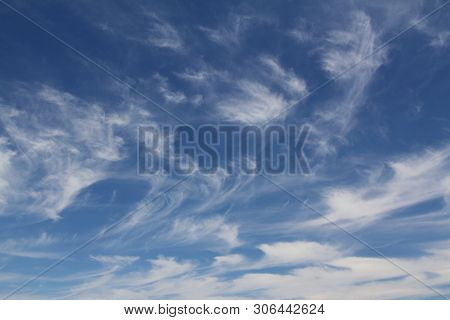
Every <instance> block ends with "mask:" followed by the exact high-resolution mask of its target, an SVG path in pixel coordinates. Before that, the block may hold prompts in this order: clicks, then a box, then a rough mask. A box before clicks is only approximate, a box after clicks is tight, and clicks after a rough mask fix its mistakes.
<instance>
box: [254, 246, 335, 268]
mask: <svg viewBox="0 0 450 320" xmlns="http://www.w3.org/2000/svg"><path fill="white" fill-rule="evenodd" d="M259 249H260V250H261V251H262V252H264V258H263V259H262V261H261V262H260V263H261V264H262V265H264V266H266V265H283V264H307V263H316V262H324V261H330V260H332V259H334V258H336V257H339V256H340V255H341V253H340V252H339V250H337V249H336V248H335V247H333V246H330V245H325V244H320V243H317V242H311V241H297V242H278V243H274V244H263V245H260V246H259Z"/></svg>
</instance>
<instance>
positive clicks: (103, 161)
mask: <svg viewBox="0 0 450 320" xmlns="http://www.w3.org/2000/svg"><path fill="white" fill-rule="evenodd" d="M18 94H19V95H20V96H21V98H22V99H23V100H24V101H27V104H28V105H27V108H22V107H14V106H12V105H5V104H3V105H2V110H3V113H2V121H3V123H4V129H5V130H6V132H7V133H8V135H9V136H10V137H14V141H13V142H14V143H15V144H16V145H18V146H19V149H18V150H17V151H15V153H14V154H12V153H9V156H10V157H12V156H14V163H13V164H11V163H10V161H8V162H6V161H5V164H4V166H6V165H8V164H9V165H11V166H12V167H13V168H12V170H16V169H17V170H18V167H21V168H22V169H21V171H22V174H21V175H18V176H15V178H14V179H13V180H11V179H10V180H9V181H10V182H9V183H14V184H16V185H17V186H18V185H27V186H26V187H25V186H24V188H22V189H20V188H17V189H16V191H15V192H14V195H11V196H10V197H9V200H10V202H9V203H8V204H7V205H6V208H8V206H9V205H12V206H16V205H18V203H21V206H22V208H23V209H25V211H26V212H32V213H34V214H38V215H40V216H42V217H45V218H49V219H54V220H57V219H59V218H60V213H61V211H63V210H64V209H65V208H66V207H68V206H69V205H70V204H71V203H72V202H73V201H74V199H75V198H76V196H77V195H78V194H79V193H80V191H81V190H83V189H85V188H87V187H88V186H90V185H92V184H93V183H95V182H97V181H100V180H102V179H104V178H105V177H106V176H107V168H108V165H109V164H110V163H112V162H116V161H119V160H122V159H124V158H125V157H126V155H125V154H123V153H122V151H121V147H122V145H123V143H124V140H123V138H122V137H120V136H119V135H116V134H115V129H116V128H121V127H124V126H126V125H129V124H130V122H131V121H132V120H131V117H130V116H129V115H128V114H120V112H119V113H114V112H113V113H110V114H108V115H107V114H106V112H105V111H104V109H103V107H101V106H100V105H98V104H89V103H88V102H86V101H83V100H82V99H79V98H77V97H75V96H73V95H71V94H69V93H66V92H61V91H58V90H56V89H54V88H51V87H48V86H43V87H40V88H23V89H22V90H20V91H19V93H18ZM33 108H37V110H39V112H32V110H33ZM10 143H11V142H10ZM19 151H20V152H19ZM23 152H25V154H23ZM5 154H6V153H5ZM10 160H11V159H10ZM24 163H26V164H27V166H25V167H24V166H23V165H24ZM12 211H13V212H15V211H16V210H12Z"/></svg>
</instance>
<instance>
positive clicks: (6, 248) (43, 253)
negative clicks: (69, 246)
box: [0, 232, 60, 259]
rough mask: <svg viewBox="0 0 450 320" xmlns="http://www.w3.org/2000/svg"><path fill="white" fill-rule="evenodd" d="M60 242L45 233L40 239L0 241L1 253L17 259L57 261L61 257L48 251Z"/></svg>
mask: <svg viewBox="0 0 450 320" xmlns="http://www.w3.org/2000/svg"><path fill="white" fill-rule="evenodd" d="M58 241H60V240H59V239H56V238H55V237H52V236H50V235H48V234H47V233H45V232H44V233H42V234H40V235H39V236H38V237H29V238H19V239H8V240H5V241H0V253H1V254H5V255H10V256H16V257H26V258H36V259H56V258H59V255H58V254H57V253H55V252H51V251H49V250H48V249H49V246H51V245H53V244H55V243H56V242H58Z"/></svg>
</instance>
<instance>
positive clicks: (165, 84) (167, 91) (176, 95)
mask: <svg viewBox="0 0 450 320" xmlns="http://www.w3.org/2000/svg"><path fill="white" fill-rule="evenodd" d="M153 78H154V79H155V80H156V81H157V82H158V83H159V87H158V91H159V93H160V94H161V95H162V96H163V97H164V100H166V102H168V103H173V104H180V103H183V102H186V100H187V97H186V95H185V94H184V93H183V92H181V91H174V90H172V89H171V88H170V86H169V81H168V79H167V78H165V77H162V76H161V75H159V74H156V75H154V76H153Z"/></svg>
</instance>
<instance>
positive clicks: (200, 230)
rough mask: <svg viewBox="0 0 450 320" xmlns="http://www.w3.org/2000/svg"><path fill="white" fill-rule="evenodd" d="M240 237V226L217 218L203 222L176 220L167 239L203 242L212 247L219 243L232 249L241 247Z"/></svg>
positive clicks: (203, 220)
mask: <svg viewBox="0 0 450 320" xmlns="http://www.w3.org/2000/svg"><path fill="white" fill-rule="evenodd" d="M238 235H239V227H238V225H236V224H229V223H226V221H225V219H224V218H223V217H220V216H217V217H213V218H208V219H201V220H200V219H198V220H194V219H183V218H181V219H176V220H175V222H174V224H173V226H172V229H171V230H170V231H169V233H168V234H167V237H169V238H170V239H177V240H176V241H177V242H178V241H180V242H187V243H196V242H200V241H201V242H204V243H208V245H209V246H210V247H211V246H212V245H213V244H214V242H217V241H219V243H220V242H222V243H224V244H225V245H226V246H227V247H230V248H232V247H236V246H239V245H240V241H239V239H238Z"/></svg>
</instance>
